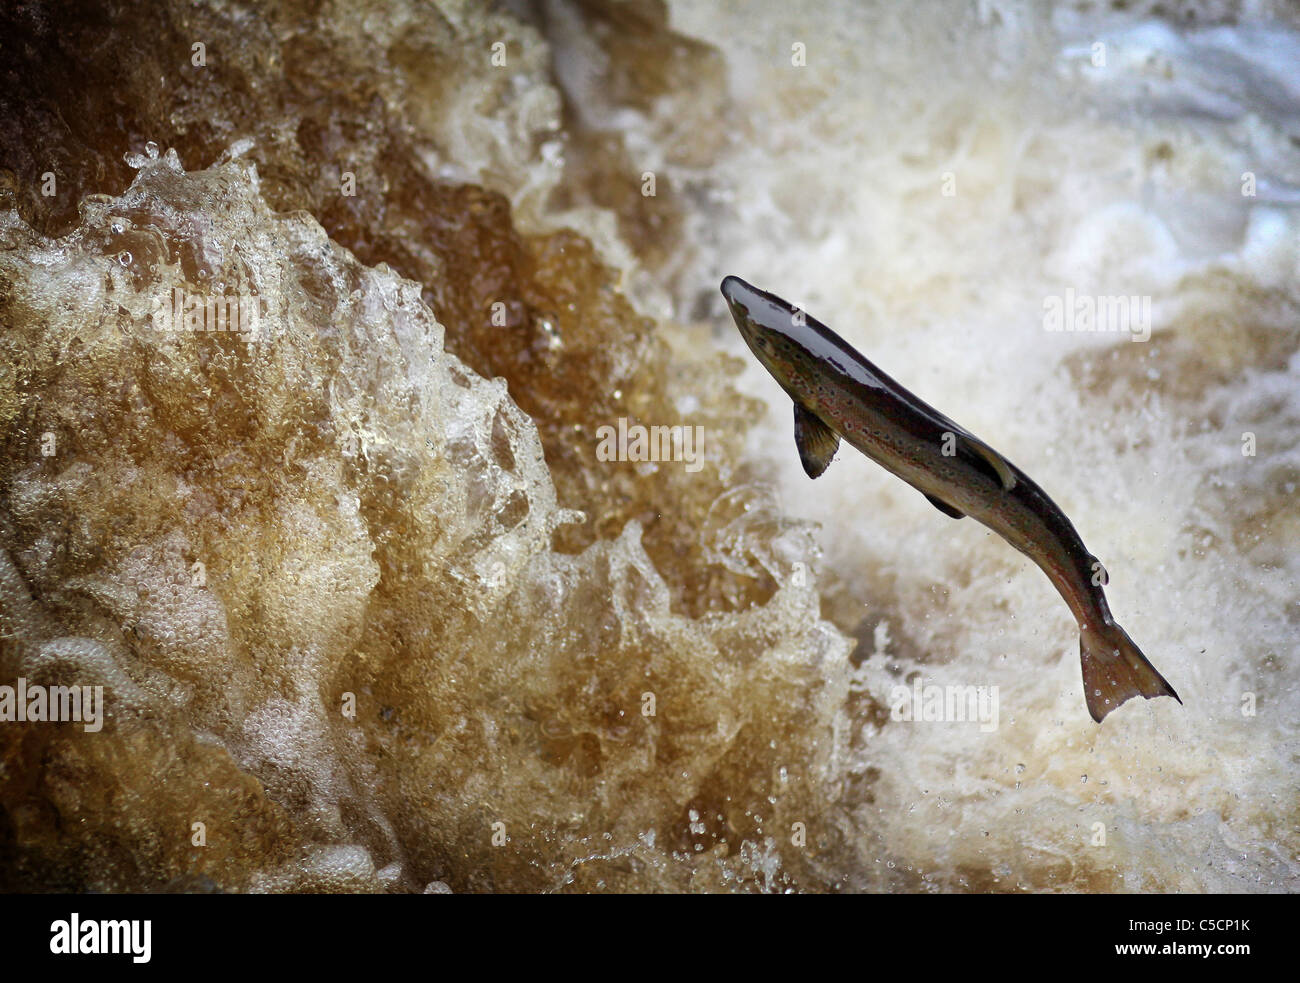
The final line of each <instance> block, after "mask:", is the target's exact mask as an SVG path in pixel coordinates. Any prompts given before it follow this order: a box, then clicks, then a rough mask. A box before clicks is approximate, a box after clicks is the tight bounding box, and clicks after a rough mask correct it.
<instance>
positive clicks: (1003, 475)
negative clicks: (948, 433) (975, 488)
mask: <svg viewBox="0 0 1300 983" xmlns="http://www.w3.org/2000/svg"><path fill="white" fill-rule="evenodd" d="M966 441H967V443H969V444H970V446H971V450H973V451H974V452H975V453H976V454H978V455H979V456H980V457H982V458H983V459H984V460H985V461H987V462H988V465H989V467H991V468H992V469H993V473H994V474H996V475H997V477H998V481H1000V482H1002V490H1003V491H1011V489H1012V488H1015V487H1016V476H1015V474H1014V473H1012V471H1011V465H1010V464H1008V463H1007V459H1006V458H1005V457H1003V456H1002V455H1001V454H999V453H998V452H997V451H995V450H994V449H993V448H992V447H990V446H989V445H988V444H986V443H984V441H982V440H978V439H976V438H975V437H972V436H970V435H969V434H967V435H966Z"/></svg>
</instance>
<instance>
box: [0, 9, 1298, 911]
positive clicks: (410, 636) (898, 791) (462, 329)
mask: <svg viewBox="0 0 1300 983" xmlns="http://www.w3.org/2000/svg"><path fill="white" fill-rule="evenodd" d="M1288 16H1291V15H1287V14H1285V12H1284V10H1283V8H1282V7H1281V6H1278V7H1276V8H1273V7H1270V6H1268V5H1258V6H1257V9H1255V8H1252V11H1251V12H1250V14H1249V16H1248V15H1247V14H1246V13H1242V12H1235V13H1234V12H1228V13H1223V12H1219V11H1218V6H1217V5H1196V4H1184V5H1179V13H1178V14H1177V15H1170V14H1168V13H1167V12H1164V13H1162V12H1161V11H1158V10H1155V9H1154V8H1153V7H1151V6H1150V5H1145V6H1144V5H1142V4H1136V5H1133V9H1129V10H1125V11H1120V12H1113V13H1111V12H1090V11H1088V10H1076V9H1075V8H1074V7H1070V6H1067V5H1060V6H1058V7H1055V8H1049V7H1046V6H1045V5H1040V4H1028V3H1026V4H1017V3H984V4H978V5H974V6H972V7H971V8H969V9H966V8H963V10H962V12H961V14H960V18H959V19H960V20H961V23H960V24H959V25H958V27H960V28H961V29H960V30H955V29H953V26H952V25H951V24H950V23H948V22H947V21H948V20H950V19H951V15H949V16H948V17H945V18H935V17H923V16H920V15H918V14H910V15H909V14H908V13H906V12H905V11H904V10H903V9H902V7H901V6H899V5H889V4H881V5H869V6H863V5H860V4H844V5H839V4H818V5H808V6H804V5H788V4H778V3H773V4H769V5H766V6H765V9H764V11H763V16H762V17H757V18H756V17H755V16H754V15H753V13H752V12H749V13H747V12H745V11H744V10H742V9H741V8H740V7H737V8H735V9H733V8H731V7H727V6H721V7H720V6H718V5H713V4H707V5H696V4H689V3H673V4H668V5H665V4H662V3H656V2H634V3H620V4H604V3H597V2H548V3H542V4H537V5H507V6H502V7H496V6H489V5H484V6H478V5H463V4H458V3H434V4H427V3H402V2H398V3H384V4H374V5H372V4H367V3H361V2H356V3H343V4H334V5H328V6H324V7H321V6H317V5H311V4H302V5H300V4H295V3H272V4H249V5H245V4H239V3H228V4H221V5H215V6H191V5H189V4H185V3H179V2H175V3H172V2H166V3H162V4H149V5H135V4H104V5H85V4H73V3H58V2H45V3H36V4H30V5H21V6H17V7H12V8H7V9H6V10H5V11H4V12H3V13H0V73H3V76H4V77H3V86H0V153H2V154H3V159H2V160H0V167H3V168H4V170H0V196H2V200H0V206H2V207H3V208H4V211H2V212H0V328H2V329H3V334H0V351H2V352H3V355H2V356H0V435H2V437H3V441H4V454H3V457H0V499H2V501H3V508H2V509H0V685H9V686H16V685H17V682H18V680H22V681H23V685H24V686H30V687H46V688H48V690H49V691H50V692H53V688H54V687H58V686H68V687H71V686H78V687H90V688H91V689H92V690H93V688H94V687H96V686H99V687H102V688H103V690H102V692H103V705H102V706H103V720H102V726H100V727H94V726H93V725H84V724H82V723H76V724H73V723H70V722H66V721H65V722H63V723H57V724H56V723H51V722H48V721H42V720H39V719H22V720H20V719H12V718H11V719H6V720H4V721H2V722H0V886H2V887H4V888H5V889H7V890H23V891H48V890H99V891H141V890H212V889H219V890H226V891H425V890H429V891H445V890H453V891H457V892H460V891H503V890H509V891H666V890H707V891H748V890H759V891H787V890H799V891H830V890H931V891H952V890H1007V891H1013V890H1037V891H1068V890H1161V889H1164V890H1173V889H1178V890H1287V889H1291V890H1294V889H1295V887H1296V886H1297V883H1298V880H1297V859H1296V856H1297V850H1298V849H1300V837H1298V834H1297V828H1298V826H1300V806H1298V804H1297V793H1296V789H1297V785H1298V784H1300V783H1297V777H1298V769H1297V743H1296V737H1295V734H1294V721H1295V720H1296V719H1297V713H1298V712H1300V691H1298V690H1297V685H1296V684H1297V679H1296V676H1297V669H1296V660H1295V648H1296V645H1295V643H1296V639H1297V627H1298V625H1300V609H1298V608H1297V604H1296V573H1297V566H1300V559H1298V557H1297V550H1296V543H1297V542H1300V516H1298V515H1297V510H1296V507H1295V488H1296V481H1297V480H1298V478H1300V396H1298V392H1300V387H1298V385H1297V383H1300V379H1298V378H1297V377H1298V376H1300V356H1297V355H1296V351H1297V348H1300V327H1297V326H1298V325H1300V318H1298V317H1297V315H1298V314H1300V290H1298V289H1297V272H1298V271H1297V262H1298V261H1300V250H1298V249H1297V245H1296V243H1297V229H1298V228H1300V223H1297V218H1296V211H1295V206H1296V205H1297V203H1300V191H1297V189H1300V123H1298V122H1297V119H1296V117H1295V110H1294V106H1295V100H1294V99H1292V100H1288V99H1285V98H1280V97H1279V95H1278V94H1279V93H1298V92H1300V82H1297V80H1296V77H1295V65H1296V64H1297V61H1296V53H1297V52H1298V51H1300V42H1298V41H1297V38H1298V37H1300V35H1298V34H1297V27H1296V24H1295V21H1294V17H1293V16H1291V20H1289V21H1288V20H1287V19H1286V18H1287V17H1288ZM1099 41H1100V42H1101V43H1102V45H1103V47H1102V53H1103V57H1102V58H1101V61H1102V64H1101V65H1098V64H1097V63H1096V62H1097V48H1096V47H1095V45H1096V43H1098V42H1099ZM1063 106H1065V107H1066V110H1063V109H1062V107H1063ZM1246 173H1249V174H1250V175H1251V181H1250V184H1251V190H1252V192H1253V194H1251V195H1246V194H1245V193H1244V187H1245V185H1244V183H1243V182H1244V181H1245V178H1244V175H1245V174H1246ZM729 272H738V273H743V274H745V275H746V276H747V277H748V278H750V279H752V280H753V281H754V282H756V283H760V284H765V285H769V286H771V287H772V288H774V289H775V288H777V287H778V286H779V287H780V288H781V292H783V293H784V294H785V295H787V296H791V298H792V299H797V300H799V301H801V302H805V303H807V305H808V308H809V310H810V311H812V312H814V313H816V314H817V316H818V317H820V318H822V319H823V320H825V321H826V322H827V323H828V324H831V325H832V326H833V327H834V328H835V329H836V330H837V331H839V332H840V333H842V334H844V335H845V337H846V338H848V339H849V340H850V341H851V342H852V343H853V344H855V345H858V346H859V347H861V348H862V349H863V350H864V351H870V352H871V353H872V357H873V358H875V359H876V360H877V361H878V362H879V363H880V364H881V365H882V366H886V367H888V369H889V370H890V372H891V374H894V375H895V376H896V377H897V378H899V379H900V380H904V381H906V382H908V383H910V384H913V385H915V387H916V390H917V391H918V393H920V394H921V395H923V396H925V397H926V398H930V399H931V400H932V401H933V402H935V403H936V404H937V405H939V406H940V407H942V408H944V409H945V410H949V411H951V412H953V413H954V415H956V414H957V412H958V411H959V410H960V411H961V414H962V415H961V416H959V419H962V421H963V422H968V423H969V424H970V425H971V427H972V429H974V430H975V431H976V432H978V433H981V434H988V435H990V437H991V436H992V435H995V434H997V435H1001V436H1002V441H1003V443H1004V444H1005V448H1004V449H1005V450H1006V451H1007V452H1008V454H1009V455H1010V456H1011V457H1012V459H1014V460H1016V461H1017V463H1018V464H1020V465H1021V466H1022V467H1024V468H1025V469H1026V470H1027V471H1028V472H1029V473H1031V474H1033V475H1034V476H1035V478H1036V479H1037V480H1039V481H1040V482H1041V483H1042V484H1043V485H1044V487H1045V488H1047V489H1049V490H1050V491H1051V492H1052V494H1053V495H1054V497H1056V498H1057V500H1058V501H1059V502H1060V504H1061V505H1062V506H1063V507H1064V508H1065V510H1066V511H1067V513H1068V514H1070V515H1071V516H1072V517H1073V518H1074V520H1075V522H1076V524H1077V525H1078V526H1079V527H1080V531H1081V532H1082V533H1083V534H1084V536H1085V538H1086V539H1087V541H1088V543H1089V545H1090V547H1091V548H1092V549H1094V550H1095V551H1096V552H1097V553H1098V554H1099V555H1100V556H1102V557H1104V558H1105V560H1106V564H1107V567H1108V569H1109V571H1110V574H1111V587H1110V588H1109V589H1108V590H1109V592H1110V594H1111V597H1112V602H1113V604H1114V606H1115V608H1116V613H1117V615H1120V616H1121V617H1122V619H1123V621H1124V623H1125V625H1126V626H1127V627H1128V628H1129V629H1130V631H1131V632H1132V633H1133V634H1134V637H1135V639H1137V640H1138V641H1140V642H1141V644H1143V646H1144V648H1145V649H1146V651H1147V652H1148V654H1149V655H1151V656H1152V658H1153V659H1155V660H1156V661H1157V662H1158V664H1159V665H1160V666H1161V668H1162V670H1163V671H1165V672H1166V675H1168V676H1169V678H1170V680H1171V681H1172V682H1173V683H1174V684H1175V685H1176V686H1177V687H1178V689H1179V692H1180V694H1181V695H1182V696H1183V698H1184V700H1185V702H1186V704H1187V705H1186V707H1183V708H1180V707H1178V706H1177V705H1176V704H1174V703H1173V702H1172V701H1156V703H1152V704H1142V705H1134V704H1129V705H1126V706H1125V707H1124V708H1122V709H1121V710H1120V711H1117V712H1116V713H1114V714H1113V715H1112V716H1111V717H1110V718H1108V719H1107V721H1106V723H1105V724H1104V725H1103V727H1101V728H1098V727H1097V726H1096V725H1095V724H1093V722H1092V721H1091V720H1090V719H1089V718H1088V716H1087V713H1086V711H1085V710H1084V708H1083V704H1082V700H1081V699H1080V693H1079V681H1078V675H1077V673H1078V661H1077V660H1078V649H1077V633H1076V632H1075V630H1074V627H1073V625H1072V623H1071V622H1070V620H1069V618H1068V614H1067V613H1066V612H1065V610H1064V608H1063V606H1062V605H1061V604H1060V601H1059V598H1056V597H1055V595H1053V594H1052V592H1051V590H1050V588H1049V587H1048V586H1047V584H1046V582H1045V581H1043V580H1042V578H1041V574H1040V573H1039V572H1038V571H1037V570H1036V569H1035V568H1033V567H1032V565H1030V564H1029V563H1028V562H1027V561H1024V560H1023V559H1022V558H1021V557H1019V556H1018V555H1017V554H1015V553H1013V552H1012V551H1010V550H1009V549H1008V548H1007V547H1006V546H1005V544H1003V543H1001V542H1000V541H999V540H996V538H992V537H988V536H986V535H985V534H984V532H983V531H982V530H980V529H979V528H978V527H971V524H970V523H965V524H962V525H961V526H957V525H954V524H953V523H952V522H951V521H950V520H947V519H945V518H943V517H942V516H938V515H936V514H935V513H934V511H933V509H931V508H930V506H929V505H928V504H926V503H925V502H924V501H923V500H921V499H920V496H918V495H916V494H915V493H914V492H912V491H911V490H910V489H907V488H905V487H901V486H898V484H897V483H896V482H893V481H892V480H890V479H888V477H887V476H885V475H883V473H882V472H878V471H877V470H873V469H872V467H871V466H870V465H869V464H867V463H866V462H854V463H849V462H847V461H840V462H837V464H836V465H834V466H833V467H832V468H831V469H830V471H828V473H827V475H826V476H824V477H822V478H820V479H819V480H818V483H817V485H815V486H810V485H808V484H807V479H805V478H804V477H803V476H802V472H801V471H800V470H799V466H798V463H797V459H796V458H795V456H794V453H793V443H792V439H791V435H790V422H789V405H788V402H784V403H783V402H782V401H781V400H780V399H778V398H777V395H779V394H775V393H773V392H772V389H773V388H774V387H772V386H771V385H770V384H769V383H766V382H765V381H763V379H762V378H761V376H760V375H759V372H760V370H758V369H757V368H756V367H755V366H754V365H753V364H751V362H750V361H749V360H747V359H746V358H745V357H744V356H745V353H744V349H743V344H742V343H741V342H740V339H739V338H738V337H736V336H735V332H734V330H732V329H731V328H729V327H728V325H727V324H726V323H725V321H726V316H725V313H724V311H723V309H722V304H721V298H720V297H718V295H717V290H716V288H717V282H718V281H719V280H720V279H721V278H722V276H723V275H724V274H726V273H729ZM1067 291H1069V293H1068V295H1067ZM1076 294H1078V295H1082V296H1102V295H1106V296H1109V295H1121V294H1122V295H1125V296H1128V295H1141V296H1147V297H1148V298H1149V299H1150V301H1151V303H1152V305H1153V310H1154V312H1155V313H1154V315H1153V316H1152V319H1151V322H1150V323H1151V325H1152V330H1151V333H1150V336H1149V337H1148V338H1147V339H1145V340H1142V341H1132V340H1130V337H1129V335H1124V336H1118V337H1117V336H1115V335H1110V336H1107V335H1105V334H1102V333H1098V332H1096V331H1094V332H1086V333H1085V332H1071V331H1057V330H1052V329H1051V328H1050V327H1049V325H1048V317H1047V315H1046V314H1045V313H1044V312H1045V311H1050V310H1051V309H1052V305H1051V300H1052V299H1053V298H1064V297H1066V296H1069V297H1070V298H1072V299H1073V298H1074V296H1075V295H1076ZM1069 309H1070V310H1071V312H1073V311H1074V309H1075V306H1074V304H1073V300H1072V301H1071V303H1070V305H1069ZM1140 309H1141V308H1140V307H1139V311H1140ZM1130 334H1132V333H1130ZM1134 337H1136V335H1134ZM939 397H942V399H940V398H939ZM652 427H659V428H668V427H676V428H678V429H677V430H676V431H675V432H671V433H669V432H667V431H666V430H659V431H654V430H650V429H649V428H652ZM642 428H645V429H642ZM1247 435H1249V438H1248V437H1247ZM658 437H662V438H663V439H662V440H657V439H656V438H658ZM1000 446H1001V445H1000ZM1247 450H1249V453H1246V451H1247ZM809 488H813V489H814V491H812V492H810V491H809ZM823 548H824V549H825V550H826V553H825V555H824V556H823V555H822V553H821V549H823ZM949 686H959V687H961V688H962V690H963V691H965V690H971V691H978V694H979V695H980V696H981V697H987V696H988V695H990V694H991V695H992V696H993V698H994V699H995V700H996V709H997V712H996V714H994V715H993V716H992V717H988V716H981V717H980V719H978V720H970V719H957V720H954V719H952V715H951V713H950V712H949V711H951V710H952V709H953V707H952V706H951V705H948V706H946V707H943V708H941V709H942V710H943V711H944V712H940V713H938V714H930V713H928V712H927V707H928V706H929V704H928V703H927V699H928V694H929V693H930V692H931V691H932V690H933V688H934V687H939V688H940V689H941V690H942V689H943V688H944V687H949ZM913 694H915V698H916V703H915V705H916V707H917V708H918V709H919V710H920V711H921V712H920V713H919V714H917V715H916V716H919V717H920V718H921V719H908V718H909V717H911V716H912V714H910V713H909V712H908V711H910V709H911V708H912V706H913ZM1159 704H1168V705H1159ZM2 712H3V703H2V702H0V713H2ZM936 717H937V719H933V718H936Z"/></svg>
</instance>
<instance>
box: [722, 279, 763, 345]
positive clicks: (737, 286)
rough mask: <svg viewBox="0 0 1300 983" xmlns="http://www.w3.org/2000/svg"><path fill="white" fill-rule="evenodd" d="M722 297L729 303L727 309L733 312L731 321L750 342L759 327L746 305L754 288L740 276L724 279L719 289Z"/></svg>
mask: <svg viewBox="0 0 1300 983" xmlns="http://www.w3.org/2000/svg"><path fill="white" fill-rule="evenodd" d="M719 289H721V291H722V296H723V298H724V299H725V300H726V302H727V308H728V309H729V310H730V311H731V319H732V320H733V321H735V322H736V327H737V328H739V329H740V333H741V334H742V335H744V336H745V338H746V339H747V340H748V339H750V338H752V337H753V336H754V334H755V330H756V328H757V325H756V324H755V323H754V319H753V318H752V317H751V316H750V314H749V307H748V305H747V304H746V303H745V300H746V299H747V295H749V294H752V293H753V290H754V288H753V287H751V286H750V285H749V284H748V283H746V282H745V281H744V280H742V279H741V278H740V277H738V276H728V277H725V278H723V281H722V286H721V287H720V288H719Z"/></svg>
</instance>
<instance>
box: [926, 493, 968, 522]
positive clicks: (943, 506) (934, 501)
mask: <svg viewBox="0 0 1300 983" xmlns="http://www.w3.org/2000/svg"><path fill="white" fill-rule="evenodd" d="M921 494H923V495H925V493H924V492H922V493H921ZM925 497H926V499H928V500H929V502H930V504H931V505H933V506H934V507H935V508H936V509H938V510H939V511H940V512H942V513H943V514H944V515H950V516H952V517H953V518H954V519H961V518H964V517H965V516H966V513H965V512H963V511H961V510H960V509H955V508H953V507H952V506H951V505H949V504H948V503H947V502H945V501H944V500H943V499H941V498H935V497H934V496H933V495H926V496H925Z"/></svg>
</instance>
